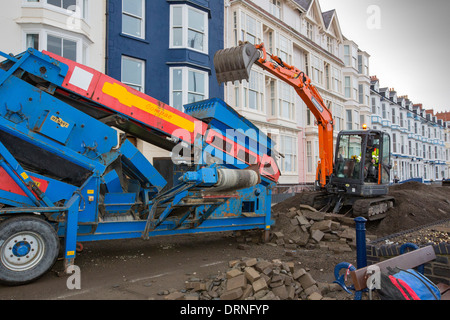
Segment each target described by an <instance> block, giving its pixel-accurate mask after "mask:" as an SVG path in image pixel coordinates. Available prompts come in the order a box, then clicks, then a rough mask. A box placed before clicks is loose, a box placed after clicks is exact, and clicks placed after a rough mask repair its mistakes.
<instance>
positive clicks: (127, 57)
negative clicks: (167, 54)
mask: <svg viewBox="0 0 450 320" xmlns="http://www.w3.org/2000/svg"><path fill="white" fill-rule="evenodd" d="M125 59H126V60H130V61H135V62H139V63H142V70H141V77H142V85H141V84H138V83H130V82H127V81H125V80H124V79H123V61H124V60H125ZM145 65H146V64H145V61H144V60H141V59H137V58H133V57H129V56H126V55H122V57H121V59H120V74H121V82H122V83H124V84H126V85H128V86H130V87H132V88H134V87H140V90H138V91H140V92H145ZM134 89H136V88H134ZM136 90H137V89H136Z"/></svg>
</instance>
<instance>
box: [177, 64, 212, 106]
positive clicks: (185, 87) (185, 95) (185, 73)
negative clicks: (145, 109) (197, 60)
mask: <svg viewBox="0 0 450 320" xmlns="http://www.w3.org/2000/svg"><path fill="white" fill-rule="evenodd" d="M174 70H181V72H182V74H181V77H182V79H181V81H182V83H181V88H182V90H181V92H182V103H181V104H182V107H181V108H177V107H176V106H174V101H173V93H174V89H173V71H174ZM191 71H192V72H198V73H202V74H203V75H204V79H205V83H204V86H205V93H204V95H205V96H204V100H206V99H209V73H208V72H206V71H203V70H200V69H195V68H190V67H172V68H169V104H170V105H171V106H172V107H174V108H176V109H178V110H180V109H183V110H180V111H184V105H186V104H188V103H189V72H191Z"/></svg>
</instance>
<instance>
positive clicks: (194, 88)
mask: <svg viewBox="0 0 450 320" xmlns="http://www.w3.org/2000/svg"><path fill="white" fill-rule="evenodd" d="M107 12H108V19H107V24H106V30H107V41H106V48H107V55H106V73H107V74H108V75H109V76H111V77H113V78H116V79H118V80H120V81H122V82H124V83H125V84H127V85H129V86H131V87H133V88H134V89H137V90H139V91H141V92H145V93H146V94H148V95H150V96H152V97H154V98H155V99H157V100H159V101H161V102H164V103H166V104H168V105H170V106H172V107H175V108H177V109H179V110H183V106H184V105H186V104H188V103H192V102H197V101H201V100H205V99H208V98H212V97H215V98H222V99H223V87H220V86H219V84H218V82H217V79H216V75H215V71H214V65H213V57H214V54H215V52H216V51H218V50H220V49H223V44H224V38H223V36H224V33H223V29H224V3H223V1H222V0H215V1H208V0H186V1H173V0H167V1H145V0H109V1H108V3H107ZM136 145H137V146H138V148H139V149H140V151H141V152H143V153H144V155H146V157H147V158H149V159H150V161H152V159H153V158H154V157H160V156H164V157H166V156H169V153H168V152H166V151H164V150H161V149H159V148H156V147H154V146H152V145H149V144H147V143H145V142H143V141H136Z"/></svg>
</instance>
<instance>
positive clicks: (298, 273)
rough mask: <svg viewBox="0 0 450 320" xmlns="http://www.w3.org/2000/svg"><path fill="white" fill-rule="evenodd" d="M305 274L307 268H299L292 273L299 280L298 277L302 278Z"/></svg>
mask: <svg viewBox="0 0 450 320" xmlns="http://www.w3.org/2000/svg"><path fill="white" fill-rule="evenodd" d="M304 274H306V270H305V269H303V268H301V269H298V270H295V271H294V274H293V275H292V277H293V278H294V279H295V280H297V279H298V278H300V277H301V276H303V275H304Z"/></svg>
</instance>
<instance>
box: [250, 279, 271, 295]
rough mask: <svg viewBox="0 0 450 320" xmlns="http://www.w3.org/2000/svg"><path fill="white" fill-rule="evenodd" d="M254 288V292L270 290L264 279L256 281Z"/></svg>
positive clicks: (253, 284)
mask: <svg viewBox="0 0 450 320" xmlns="http://www.w3.org/2000/svg"><path fill="white" fill-rule="evenodd" d="M252 286H253V291H254V292H258V291H260V290H267V289H268V286H267V282H266V280H264V278H262V277H261V278H259V279H258V280H256V281H255V282H253V283H252Z"/></svg>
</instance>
